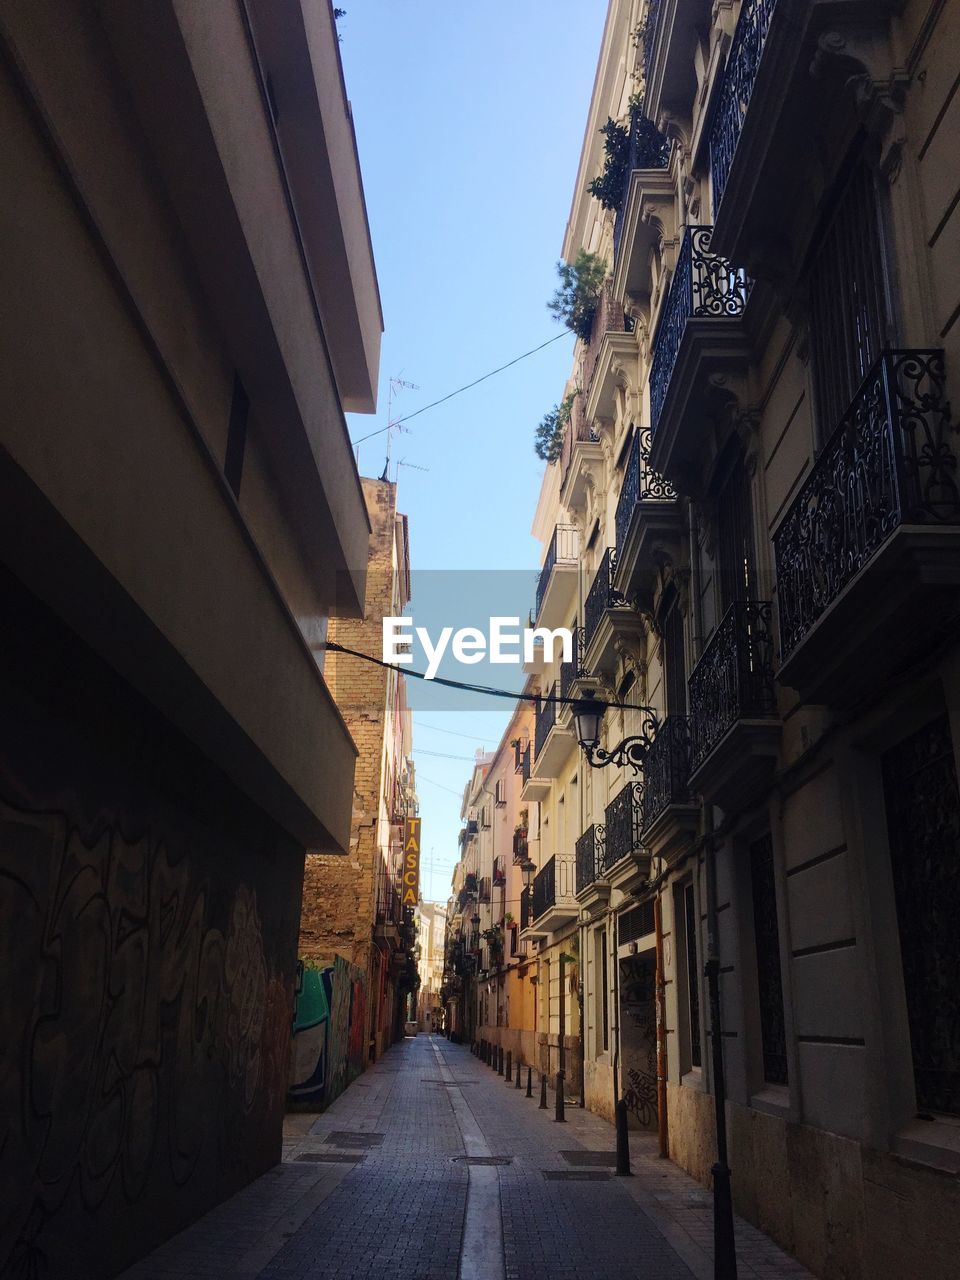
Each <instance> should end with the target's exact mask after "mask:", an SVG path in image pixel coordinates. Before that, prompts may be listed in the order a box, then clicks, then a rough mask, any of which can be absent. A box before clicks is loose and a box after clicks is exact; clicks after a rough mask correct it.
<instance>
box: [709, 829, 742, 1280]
mask: <svg viewBox="0 0 960 1280" xmlns="http://www.w3.org/2000/svg"><path fill="white" fill-rule="evenodd" d="M706 825H707V832H706V839H705V840H704V851H705V855H706V871H707V962H706V964H705V965H704V973H705V975H706V979H707V989H708V993H709V1000H710V1039H711V1049H712V1053H711V1061H712V1065H713V1101H714V1110H715V1112H716V1126H717V1161H716V1164H715V1165H714V1166H713V1169H712V1170H711V1172H712V1174H713V1275H714V1280H736V1277H737V1252H736V1244H735V1242H734V1234H733V1195H732V1192H731V1188H730V1165H729V1163H728V1159H727V1105H726V1104H727V1092H726V1082H725V1079H724V1074H723V1025H722V1021H721V1015H720V935H719V929H718V921H717V861H716V847H715V843H714V836H713V810H712V808H710V807H709V806H708V807H707V809H706Z"/></svg>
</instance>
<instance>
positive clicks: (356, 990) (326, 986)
mask: <svg viewBox="0 0 960 1280" xmlns="http://www.w3.org/2000/svg"><path fill="white" fill-rule="evenodd" d="M366 1008H367V975H366V974H365V973H364V971H363V970H362V969H358V968H357V966H356V965H354V964H351V963H350V962H349V961H348V960H345V959H344V958H343V956H335V957H334V959H333V960H332V961H331V962H330V963H329V964H325V963H323V962H322V961H321V962H319V963H318V962H316V961H312V960H301V961H300V963H299V965H298V967H297V995H296V1006H295V1013H294V1019H293V1051H292V1053H291V1057H290V1090H289V1093H288V1104H289V1106H290V1109H291V1110H295V1111H322V1110H323V1108H324V1107H328V1106H329V1105H330V1103H331V1102H332V1101H333V1100H334V1098H336V1097H338V1096H339V1095H340V1094H341V1093H343V1091H344V1089H346V1087H347V1085H348V1084H350V1083H351V1081H353V1080H355V1079H356V1078H357V1076H358V1075H359V1074H360V1072H361V1071H362V1070H363V1065H364V1061H363V1059H364V1054H363V1048H364V1027H365V1025H366Z"/></svg>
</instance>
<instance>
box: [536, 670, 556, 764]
mask: <svg viewBox="0 0 960 1280" xmlns="http://www.w3.org/2000/svg"><path fill="white" fill-rule="evenodd" d="M556 691H557V686H556V685H553V686H551V688H549V689H548V690H547V695H546V697H545V698H541V699H540V700H539V701H538V702H537V723H536V728H535V730H534V735H533V742H534V754H533V758H534V760H539V758H540V753H541V751H543V748H544V744H545V743H546V741H547V735H548V734H549V732H550V730H551V729H552V728H553V726H554V725H555V724H556V723H557V704H556V703H555V702H554V701H553V695H554V694H555V693H556Z"/></svg>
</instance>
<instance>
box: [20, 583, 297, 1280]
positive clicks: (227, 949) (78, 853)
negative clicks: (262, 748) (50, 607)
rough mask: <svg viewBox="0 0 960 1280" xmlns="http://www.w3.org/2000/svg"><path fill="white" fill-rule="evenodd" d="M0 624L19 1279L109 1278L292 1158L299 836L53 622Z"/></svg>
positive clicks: (27, 616) (29, 615)
mask: <svg viewBox="0 0 960 1280" xmlns="http://www.w3.org/2000/svg"><path fill="white" fill-rule="evenodd" d="M10 599H11V598H10V596H9V595H8V596H7V597H6V602H7V604H8V606H9V604H10ZM11 618H12V619H13V620H14V621H15V622H16V634H14V630H15V629H14V627H11V626H8V625H7V623H8V622H9V621H10V620H11ZM0 639H2V640H3V651H4V658H5V661H4V664H3V666H2V667H0V973H2V975H3V981H2V985H0V1045H2V1050H0V1277H3V1280H9V1278H11V1277H21V1276H24V1277H31V1278H35V1280H93V1278H94V1277H96V1280H101V1278H102V1277H107V1276H111V1275H115V1274H116V1273H117V1272H118V1271H120V1270H122V1269H123V1267H124V1266H125V1265H127V1264H128V1263H129V1262H131V1261H132V1260H133V1259H134V1258H136V1257H138V1256H140V1255H141V1254H142V1253H144V1252H147V1251H148V1250H149V1249H150V1248H152V1247H153V1246H154V1245H155V1244H157V1243H159V1242H160V1241H161V1240H162V1239H164V1238H166V1237H167V1236H169V1235H171V1234H173V1233H174V1232H176V1231H178V1230H180V1229H181V1228H182V1227H183V1226H185V1225H186V1224H187V1223H188V1222H189V1221H191V1220H193V1219H194V1218H196V1217H198V1216H199V1215H200V1214H201V1213H203V1212H205V1211H206V1210H207V1209H208V1208H210V1207H212V1205H213V1204H215V1203H217V1202H218V1201H219V1200H221V1199H222V1198H224V1197H225V1196H227V1195H229V1194H232V1193H233V1192H234V1191H235V1190H237V1189H239V1187H241V1186H243V1185H244V1184H245V1183H246V1182H248V1181H249V1180H250V1179H252V1178H253V1177H256V1176H257V1175H258V1174H260V1173H262V1172H264V1171H265V1170H266V1169H268V1168H269V1167H271V1165H273V1164H274V1163H276V1161H277V1160H278V1159H279V1153H280V1145H281V1130H282V1118H283V1104H284V1093H285V1087H286V1077H287V1063H288V1053H289V1035H290V1021H291V1017H292V1011H293V987H294V979H295V957H296V950H295V949H296V938H297V924H298V917H299V893H300V890H299V886H300V877H301V875H302V852H301V851H298V850H297V849H296V847H295V846H292V845H291V843H290V842H289V841H288V840H287V838H286V837H284V836H283V835H282V834H281V833H279V832H278V831H276V830H275V829H273V828H272V825H271V824H270V823H269V822H268V820H267V819H266V818H265V816H264V815H263V814H261V813H260V812H259V810H254V809H253V808H252V806H250V805H249V804H247V802H246V801H245V800H244V798H243V797H242V796H241V795H240V794H239V793H238V792H236V791H235V790H233V789H232V788H231V787H230V786H229V784H228V783H227V782H226V781H225V779H224V778H223V777H222V776H221V775H219V774H218V773H217V772H216V771H215V770H214V769H213V768H212V766H210V765H209V764H208V763H207V762H206V761H205V760H204V759H203V758H202V757H200V756H199V753H197V752H195V751H194V750H193V749H192V748H191V746H190V744H189V743H188V742H187V741H186V740H185V739H183V738H181V737H180V735H178V734H177V733H176V731H175V730H173V729H172V728H171V727H170V726H169V724H167V723H166V722H165V721H163V720H162V719H161V718H160V717H159V716H158V715H157V714H156V713H155V712H154V711H153V710H152V709H151V708H150V707H148V706H147V705H146V704H141V703H139V702H138V701H137V700H136V698H135V697H134V696H133V694H132V691H130V690H129V689H128V688H127V686H125V685H124V684H123V683H122V682H121V681H120V680H119V679H118V678H117V677H116V676H114V675H113V674H112V673H111V672H109V671H108V670H107V669H106V668H103V667H101V666H100V665H98V663H97V662H96V660H95V659H94V658H93V655H91V654H89V653H88V652H87V651H85V650H82V649H81V648H80V647H79V646H78V645H77V644H76V642H75V641H72V640H71V639H70V637H69V636H66V635H63V634H61V633H60V632H59V631H58V629H57V625H55V624H53V622H52V620H51V619H50V618H49V617H46V616H43V617H41V618H39V619H38V617H37V616H35V614H34V612H33V610H32V609H31V608H25V609H24V610H23V611H22V612H19V613H17V612H16V611H15V610H12V609H10V608H8V610H7V612H6V614H5V615H4V618H3V620H2V621H0Z"/></svg>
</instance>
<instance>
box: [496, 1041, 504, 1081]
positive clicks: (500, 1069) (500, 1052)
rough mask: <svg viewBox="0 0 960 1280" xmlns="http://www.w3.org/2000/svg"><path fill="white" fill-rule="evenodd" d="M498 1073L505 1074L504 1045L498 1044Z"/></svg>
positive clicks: (499, 1074)
mask: <svg viewBox="0 0 960 1280" xmlns="http://www.w3.org/2000/svg"><path fill="white" fill-rule="evenodd" d="M497 1075H498V1076H502V1075H503V1045H502V1044H498V1045H497Z"/></svg>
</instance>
